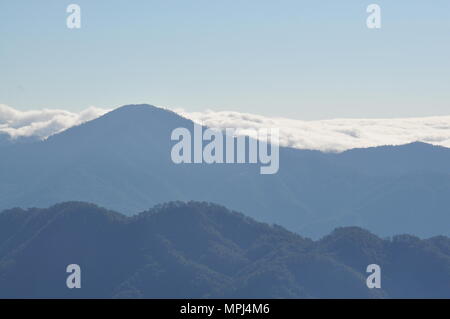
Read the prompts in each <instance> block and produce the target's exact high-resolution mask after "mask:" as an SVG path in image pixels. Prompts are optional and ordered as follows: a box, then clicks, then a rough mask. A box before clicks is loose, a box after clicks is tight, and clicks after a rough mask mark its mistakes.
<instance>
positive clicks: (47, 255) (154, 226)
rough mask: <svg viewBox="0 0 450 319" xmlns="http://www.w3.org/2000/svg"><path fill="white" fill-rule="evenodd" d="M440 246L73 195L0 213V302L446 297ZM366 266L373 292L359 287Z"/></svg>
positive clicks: (199, 207)
mask: <svg viewBox="0 0 450 319" xmlns="http://www.w3.org/2000/svg"><path fill="white" fill-rule="evenodd" d="M449 247H450V239H449V238H448V237H443V236H440V237H435V238H431V239H427V240H421V239H419V238H417V237H413V236H409V235H403V236H396V237H394V238H393V239H392V240H383V239H380V238H379V237H377V236H375V235H373V234H371V233H369V232H368V231H365V230H363V229H361V228H357V227H349V228H339V229H336V230H335V231H334V232H333V233H331V234H330V235H328V236H326V237H324V238H323V239H322V240H320V241H312V240H310V239H306V238H303V237H301V236H299V235H296V234H294V233H291V232H289V231H287V230H285V229H284V228H282V227H280V226H269V225H267V224H263V223H258V222H256V221H254V220H253V219H250V218H248V217H245V216H244V215H242V214H239V213H235V212H231V211H229V210H227V209H226V208H224V207H222V206H217V205H213V204H208V203H198V202H189V203H180V202H172V203H168V204H164V205H160V206H157V207H155V208H153V209H151V210H149V211H146V212H143V213H141V214H139V215H137V216H134V217H125V216H124V215H121V214H118V213H115V212H113V211H109V210H106V209H103V208H99V207H97V206H95V205H92V204H85V203H76V202H71V203H64V204H58V205H55V206H52V207H50V208H48V209H29V210H22V209H18V208H17V209H13V210H8V211H4V212H3V213H1V214H0V298H13V297H15V298H49V297H54V298H55V297H56V298H79V297H84V298H94V297H96V298H99V297H101V298H110V297H116V298H129V297H132V298H140V297H144V298H163V297H166V298H222V297H230V298H256V297H257V298H403V297H408V298H450V249H449ZM74 263H75V264H78V265H80V267H81V274H82V277H81V289H72V290H71V289H68V288H67V287H66V278H67V276H68V275H69V274H67V273H66V267H67V265H69V264H74ZM372 263H376V264H378V265H380V267H381V269H382V281H381V282H382V288H381V289H368V288H367V286H366V278H367V276H368V275H369V274H367V273H366V267H367V265H369V264H372Z"/></svg>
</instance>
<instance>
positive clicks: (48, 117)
mask: <svg viewBox="0 0 450 319" xmlns="http://www.w3.org/2000/svg"><path fill="white" fill-rule="evenodd" d="M106 112H108V110H103V109H99V108H96V107H90V108H88V109H86V110H83V111H81V112H78V113H75V112H69V111H65V110H56V109H43V110H32V111H19V110H16V109H14V108H12V107H9V106H7V105H4V104H0V133H6V134H8V135H10V136H11V137H12V138H13V139H14V138H18V137H28V136H37V137H38V138H41V139H44V138H47V137H48V136H50V135H52V134H56V133H59V132H62V131H64V130H66V129H68V128H69V127H72V126H75V125H79V124H81V123H83V122H86V121H90V120H92V119H95V118H97V117H99V116H101V115H103V114H105V113H106Z"/></svg>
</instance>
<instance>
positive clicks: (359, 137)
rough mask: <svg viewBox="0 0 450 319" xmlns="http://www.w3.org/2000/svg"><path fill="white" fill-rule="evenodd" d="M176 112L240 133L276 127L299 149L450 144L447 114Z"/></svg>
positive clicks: (286, 143)
mask: <svg viewBox="0 0 450 319" xmlns="http://www.w3.org/2000/svg"><path fill="white" fill-rule="evenodd" d="M176 112H177V113H179V114H181V115H183V116H185V117H187V118H189V119H191V120H193V121H195V122H197V123H201V124H203V125H205V126H209V127H213V128H217V129H224V128H237V129H238V134H242V135H245V130H246V129H258V128H267V127H276V128H279V129H280V144H281V145H282V146H290V147H294V148H301V149H313V150H320V151H327V152H340V151H344V150H347V149H352V148H361V147H371V146H381V145H401V144H406V143H411V142H416V141H421V142H426V143H430V144H435V145H441V146H445V147H450V116H436V117H423V118H398V119H334V120H317V121H301V120H293V119H287V118H277V117H265V116H261V115H255V114H247V113H239V112H229V111H222V112H216V111H206V112H186V111H184V110H180V109H178V110H176ZM239 132H240V133H239Z"/></svg>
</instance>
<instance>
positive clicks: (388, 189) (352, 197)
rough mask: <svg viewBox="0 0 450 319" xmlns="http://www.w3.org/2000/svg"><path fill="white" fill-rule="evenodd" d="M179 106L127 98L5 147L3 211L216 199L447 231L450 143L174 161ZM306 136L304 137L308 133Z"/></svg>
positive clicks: (399, 229) (315, 230) (381, 231)
mask: <svg viewBox="0 0 450 319" xmlns="http://www.w3.org/2000/svg"><path fill="white" fill-rule="evenodd" d="M179 127H183V128H187V129H189V130H190V131H191V132H192V131H193V123H192V122H191V121H190V120H187V119H185V118H183V117H180V116H179V115H178V114H176V113H173V112H171V111H167V110H164V109H161V108H157V107H153V106H149V105H129V106H124V107H122V108H119V109H116V110H114V111H112V112H110V113H107V114H105V115H104V116H102V117H100V118H98V119H96V120H93V121H90V122H87V123H85V124H82V125H80V126H77V127H73V128H71V129H68V130H66V131H64V132H62V133H60V134H57V135H54V136H51V137H50V138H48V139H47V140H45V141H42V142H35V143H25V144H24V143H18V144H17V143H15V144H13V145H9V146H8V147H5V148H2V149H0V152H1V156H0V209H8V208H12V207H16V206H19V207H48V206H50V205H53V204H54V203H58V202H64V201H86V202H92V203H96V204H98V205H100V206H103V207H107V208H108V209H114V210H117V211H121V212H124V213H125V214H128V215H130V214H133V213H134V212H136V211H143V210H145V209H148V208H149V207H152V206H153V205H156V204H158V203H162V202H168V201H174V200H181V201H188V200H196V201H208V202H216V203H219V204H222V205H225V206H227V207H230V208H231V209H234V210H238V211H244V212H246V214H248V216H250V217H253V218H255V219H257V220H261V221H264V222H268V223H277V224H280V225H282V226H283V227H286V228H287V229H289V230H291V231H295V232H299V233H302V234H304V235H306V236H310V237H313V238H319V237H320V236H323V235H325V234H327V233H329V232H330V231H331V230H333V229H334V228H335V227H337V226H360V227H363V228H366V229H368V230H370V231H372V232H374V233H376V234H377V235H380V236H390V235H394V234H397V233H410V234H414V235H417V236H420V237H430V236H434V235H450V228H449V227H448V225H449V224H450V211H449V207H450V169H449V168H450V149H447V148H443V147H436V146H432V145H428V144H423V143H412V144H408V145H403V146H386V147H377V148H368V149H355V150H350V151H347V152H344V153H339V154H335V153H322V152H319V151H310V150H298V149H292V148H280V168H279V171H278V173H277V174H274V175H260V170H259V169H260V165H259V164H233V165H231V164H213V165H209V164H175V163H173V162H172V160H171V157H170V154H171V149H172V146H173V145H174V144H175V142H173V141H171V140H170V136H171V133H172V131H173V129H175V128H179ZM305 138H306V137H305Z"/></svg>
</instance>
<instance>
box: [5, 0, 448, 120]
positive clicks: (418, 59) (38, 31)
mask: <svg viewBox="0 0 450 319" xmlns="http://www.w3.org/2000/svg"><path fill="white" fill-rule="evenodd" d="M71 3H76V4H79V5H80V6H81V10H82V28H81V29H80V30H70V29H68V28H67V27H66V17H67V15H68V14H67V13H66V7H67V6H68V5H69V4H71ZM371 3H377V4H379V5H380V6H381V8H382V29H380V30H369V29H367V27H366V23H365V21H366V18H367V13H366V7H367V5H369V4H371ZM449 57H450V1H448V0H433V1H425V0H420V1H419V0H411V1H406V0H396V1H392V0H384V1H361V0H346V1H336V0H322V1H317V0H315V1H313V0H311V1H300V0H292V1H286V0H278V1H273V0H271V1H266V0H239V1H238V0H227V1H225V0H220V1H219V0H189V1H187V0H178V1H175V0H172V1H169V0H159V1H149V0H145V1H144V0H134V1H125V0H124V1H114V0H71V1H65V0H58V1H56V0H54V1H50V0H43V1H24V0H14V1H13V0H10V1H6V0H1V2H0V104H7V105H10V106H12V107H15V108H17V109H22V110H25V109H39V108H44V107H46V108H64V109H68V110H74V111H76V110H81V109H84V108H86V107H88V106H91V105H94V106H98V107H108V108H109V107H114V106H119V105H123V104H130V103H152V104H155V105H161V106H168V107H172V108H175V107H182V108H185V109H187V110H189V111H197V110H204V109H207V108H209V109H214V110H236V111H240V112H251V113H258V114H264V115H276V116H282V117H291V118H297V119H323V118H336V117H405V116H407V117H411V116H427V115H444V114H445V115H449V114H450V58H449Z"/></svg>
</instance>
